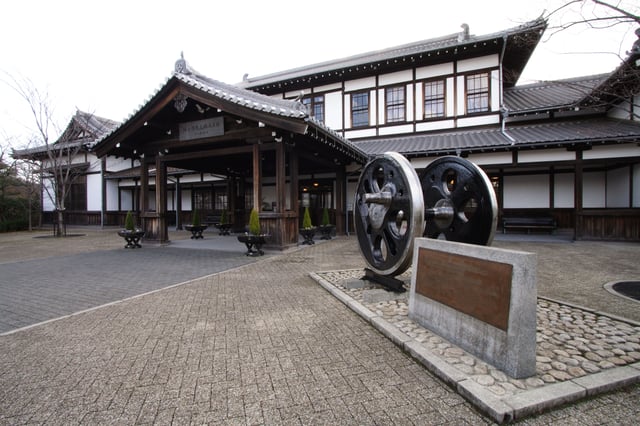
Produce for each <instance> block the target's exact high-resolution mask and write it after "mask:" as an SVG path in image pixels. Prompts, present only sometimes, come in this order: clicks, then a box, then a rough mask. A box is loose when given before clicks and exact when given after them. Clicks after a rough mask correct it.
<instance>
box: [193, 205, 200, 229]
mask: <svg viewBox="0 0 640 426" xmlns="http://www.w3.org/2000/svg"><path fill="white" fill-rule="evenodd" d="M191 224H192V225H193V226H200V212H199V211H198V209H195V210H194V211H193V218H192V219H191Z"/></svg>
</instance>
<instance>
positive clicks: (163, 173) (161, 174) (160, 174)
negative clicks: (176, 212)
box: [156, 155, 169, 243]
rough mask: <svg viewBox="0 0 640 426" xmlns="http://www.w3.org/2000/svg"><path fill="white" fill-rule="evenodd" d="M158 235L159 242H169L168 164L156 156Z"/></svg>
mask: <svg viewBox="0 0 640 426" xmlns="http://www.w3.org/2000/svg"><path fill="white" fill-rule="evenodd" d="M156 235H157V238H158V241H160V242H161V243H166V242H167V241H169V229H168V226H167V164H166V163H165V162H164V161H162V157H161V156H160V155H158V156H156Z"/></svg>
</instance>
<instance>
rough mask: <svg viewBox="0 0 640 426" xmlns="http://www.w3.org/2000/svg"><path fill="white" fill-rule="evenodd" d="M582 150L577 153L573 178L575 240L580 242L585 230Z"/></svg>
mask: <svg viewBox="0 0 640 426" xmlns="http://www.w3.org/2000/svg"><path fill="white" fill-rule="evenodd" d="M582 168H583V164H582V150H577V151H576V167H575V173H574V178H573V187H574V188H573V193H574V200H573V211H574V225H573V239H574V240H579V239H582V236H583V229H582V203H583V202H582V198H583V195H582V179H583V176H582Z"/></svg>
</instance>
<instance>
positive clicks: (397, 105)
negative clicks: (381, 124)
mask: <svg viewBox="0 0 640 426" xmlns="http://www.w3.org/2000/svg"><path fill="white" fill-rule="evenodd" d="M385 97H386V111H387V123H397V122H399V121H404V120H405V115H404V109H405V100H404V86H398V87H389V88H387V89H386V90H385Z"/></svg>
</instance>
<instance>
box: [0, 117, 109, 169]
mask: <svg viewBox="0 0 640 426" xmlns="http://www.w3.org/2000/svg"><path fill="white" fill-rule="evenodd" d="M119 124H120V123H118V122H117V121H113V120H110V119H108V118H104V117H99V116H97V115H95V114H90V113H88V112H84V111H80V110H77V111H76V113H75V114H74V116H73V117H71V120H69V124H67V127H66V128H65V130H64V131H63V132H62V135H61V136H60V137H59V138H58V140H56V142H54V143H53V144H52V145H51V146H47V145H41V146H37V147H34V148H27V149H20V150H14V152H13V156H14V158H29V157H30V156H34V155H35V156H38V155H42V154H45V153H46V152H47V151H48V150H49V149H55V148H58V147H60V148H65V149H75V148H78V147H81V146H87V147H91V146H92V145H94V144H95V143H96V142H97V141H98V140H100V138H102V137H103V136H104V135H106V134H108V133H109V132H111V131H112V130H114V129H115V128H117V127H118V125H119Z"/></svg>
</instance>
